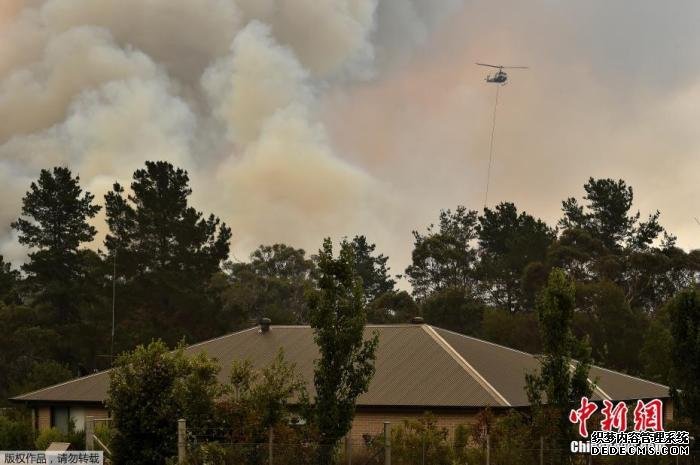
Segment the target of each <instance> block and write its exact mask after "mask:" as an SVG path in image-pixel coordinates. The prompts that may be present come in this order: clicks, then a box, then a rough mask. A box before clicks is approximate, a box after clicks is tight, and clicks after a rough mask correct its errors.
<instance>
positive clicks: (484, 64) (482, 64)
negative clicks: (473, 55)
mask: <svg viewBox="0 0 700 465" xmlns="http://www.w3.org/2000/svg"><path fill="white" fill-rule="evenodd" d="M476 64H477V65H479V66H488V67H489V68H497V69H500V68H503V66H496V65H489V64H486V63H476Z"/></svg>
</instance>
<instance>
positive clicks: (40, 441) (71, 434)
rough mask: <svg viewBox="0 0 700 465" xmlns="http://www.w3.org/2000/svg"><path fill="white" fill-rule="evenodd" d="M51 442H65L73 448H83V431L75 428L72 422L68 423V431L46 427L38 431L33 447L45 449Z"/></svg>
mask: <svg viewBox="0 0 700 465" xmlns="http://www.w3.org/2000/svg"><path fill="white" fill-rule="evenodd" d="M52 442H67V443H70V445H71V449H73V450H84V449H85V433H84V432H83V431H82V430H76V429H75V427H74V424H73V423H72V422H71V423H70V424H69V428H68V431H61V430H60V429H58V428H48V429H45V430H43V431H42V432H41V433H39V435H38V436H37V438H36V441H35V442H34V447H35V448H36V449H37V450H46V449H47V448H48V447H49V445H51V443H52Z"/></svg>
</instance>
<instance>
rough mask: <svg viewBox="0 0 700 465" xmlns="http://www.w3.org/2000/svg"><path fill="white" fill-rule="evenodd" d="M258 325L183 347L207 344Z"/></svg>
mask: <svg viewBox="0 0 700 465" xmlns="http://www.w3.org/2000/svg"><path fill="white" fill-rule="evenodd" d="M258 326H259V325H255V326H251V327H250V328H246V329H241V330H240V331H234V332H232V333H228V334H224V335H223V336H217V337H214V338H211V339H207V340H206V341H202V342H197V343H195V344H190V345H188V346H185V347H184V348H185V349H191V348H192V347H197V346H201V345H202V344H209V343H210V342H214V341H219V340H221V339H226V338H227V337H231V336H235V335H236V334H242V333H245V332H248V331H251V330H253V329H255V328H257V327H258ZM175 350H177V349H175ZM169 352H173V351H169Z"/></svg>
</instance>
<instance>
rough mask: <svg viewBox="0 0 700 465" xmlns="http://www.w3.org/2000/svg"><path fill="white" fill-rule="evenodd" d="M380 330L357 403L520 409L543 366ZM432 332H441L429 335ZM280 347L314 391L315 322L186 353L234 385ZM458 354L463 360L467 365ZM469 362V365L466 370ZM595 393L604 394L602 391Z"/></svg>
mask: <svg viewBox="0 0 700 465" xmlns="http://www.w3.org/2000/svg"><path fill="white" fill-rule="evenodd" d="M426 329H429V331H426ZM375 331H376V332H377V333H378V334H379V347H378V350H377V360H376V373H375V376H374V378H373V379H372V382H371V383H370V387H369V391H368V392H367V393H365V394H364V395H362V396H360V398H359V399H358V405H362V406H418V407H482V406H487V405H489V406H498V405H503V403H502V402H501V403H499V401H498V399H499V398H500V397H501V396H502V397H503V398H504V399H505V400H506V401H507V402H508V403H510V404H511V405H513V406H524V405H527V396H526V394H525V390H524V387H525V373H527V372H534V371H536V370H537V369H538V367H539V365H538V361H537V359H536V358H535V357H534V356H533V355H530V354H526V353H524V352H519V351H516V350H513V349H509V348H507V347H503V346H499V345H496V344H492V343H489V342H485V341H481V340H479V339H475V338H471V337H467V336H463V335H461V334H457V333H454V332H451V331H447V330H443V329H439V328H432V327H430V328H428V327H424V326H423V325H385V326H380V325H370V326H368V327H367V328H366V331H365V335H366V337H369V335H370V334H372V333H373V332H375ZM433 331H434V332H435V333H437V335H439V337H434V336H435V334H433V335H432V336H431V334H429V333H431V332H433ZM440 338H442V340H444V342H442V341H440ZM445 343H446V344H447V345H445ZM443 345H444V346H443ZM280 348H282V349H283V350H284V354H285V358H286V359H287V360H288V361H290V362H292V363H294V364H296V368H297V371H298V372H299V374H300V375H301V376H302V377H303V378H304V379H305V380H306V384H307V388H308V390H309V393H310V395H311V396H313V394H314V386H313V371H314V360H315V359H317V358H318V348H317V347H316V345H315V343H314V340H313V331H312V329H311V328H310V327H308V326H272V327H271V328H270V331H269V332H266V333H261V332H260V329H259V328H258V327H255V328H251V329H248V330H244V331H240V332H237V333H233V334H229V335H226V336H223V337H220V338H217V339H212V340H210V341H205V342H202V343H199V344H195V345H192V346H190V347H188V348H187V349H185V350H186V352H187V353H190V354H192V353H197V352H206V353H207V354H208V355H209V356H211V357H214V358H216V359H217V360H218V361H219V363H220V364H221V367H222V370H221V373H220V375H219V380H220V381H221V382H227V381H228V378H229V375H230V371H231V370H230V369H231V363H232V362H233V360H245V359H248V360H250V361H251V362H252V363H253V365H254V366H255V367H256V368H261V367H264V366H266V365H268V364H269V363H270V362H272V361H273V360H274V358H275V356H276V355H277V352H278V350H279V349H280ZM455 353H456V354H459V356H461V357H462V358H463V362H462V363H460V360H459V357H457V356H456V355H455ZM464 362H466V364H468V365H469V367H467V368H465V366H463V365H464V364H465V363H464ZM472 368H473V370H471V369H472ZM471 371H475V372H476V373H471ZM590 377H591V379H596V378H598V379H599V386H600V388H601V389H602V390H603V391H604V392H605V393H606V394H608V395H609V396H610V397H612V398H613V399H616V400H618V399H619V400H628V399H636V398H651V397H667V396H668V388H667V387H665V386H661V385H659V384H655V383H651V382H649V381H644V380H641V379H638V378H632V377H629V376H626V375H623V374H621V373H616V372H613V371H609V370H604V369H601V368H598V367H594V368H592V369H591V375H590ZM479 378H483V379H480V380H478V379H479ZM108 387H109V373H108V372H101V373H97V374H94V375H90V376H86V377H83V378H79V379H76V380H73V381H69V382H66V383H62V384H59V385H56V386H51V387H48V388H45V389H41V390H39V391H35V392H32V393H28V394H25V395H22V396H18V397H16V398H15V399H14V400H17V401H36V402H102V401H103V400H104V399H105V398H106V397H107V390H108ZM494 391H495V392H494ZM594 398H596V399H599V398H600V396H599V395H598V394H596V395H595V396H594Z"/></svg>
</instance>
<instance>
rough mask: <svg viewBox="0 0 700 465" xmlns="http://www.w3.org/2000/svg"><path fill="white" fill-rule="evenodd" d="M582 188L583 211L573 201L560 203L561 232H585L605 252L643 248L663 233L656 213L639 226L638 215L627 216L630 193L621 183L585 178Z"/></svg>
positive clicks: (568, 200) (621, 181)
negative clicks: (561, 214)
mask: <svg viewBox="0 0 700 465" xmlns="http://www.w3.org/2000/svg"><path fill="white" fill-rule="evenodd" d="M583 188H584V189H585V191H586V195H585V196H584V197H583V198H584V200H586V201H587V204H586V205H585V207H584V206H582V205H580V204H579V203H578V201H577V200H576V199H575V198H573V197H570V198H568V199H567V200H565V201H564V202H563V203H562V208H563V211H564V217H563V218H562V219H561V221H560V225H561V226H562V227H563V228H565V229H583V230H585V231H588V232H589V233H590V234H591V235H592V236H593V237H594V238H596V239H598V240H600V241H601V242H602V244H603V246H604V247H606V249H608V250H609V251H615V250H619V249H621V248H623V247H625V246H628V247H634V248H638V249H644V248H647V247H649V246H650V245H651V244H652V243H653V242H654V240H656V239H657V237H658V236H659V235H660V234H661V233H662V232H663V228H662V227H661V226H660V225H659V221H658V220H659V212H658V211H657V212H655V213H653V214H651V215H649V218H648V219H647V221H643V222H640V221H639V218H640V214H639V212H636V213H633V212H631V209H632V202H633V200H634V194H633V190H632V187H631V186H628V185H627V183H625V181H623V180H622V179H619V180H617V181H616V180H614V179H594V178H589V180H588V182H587V183H586V184H585V185H584V186H583Z"/></svg>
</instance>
